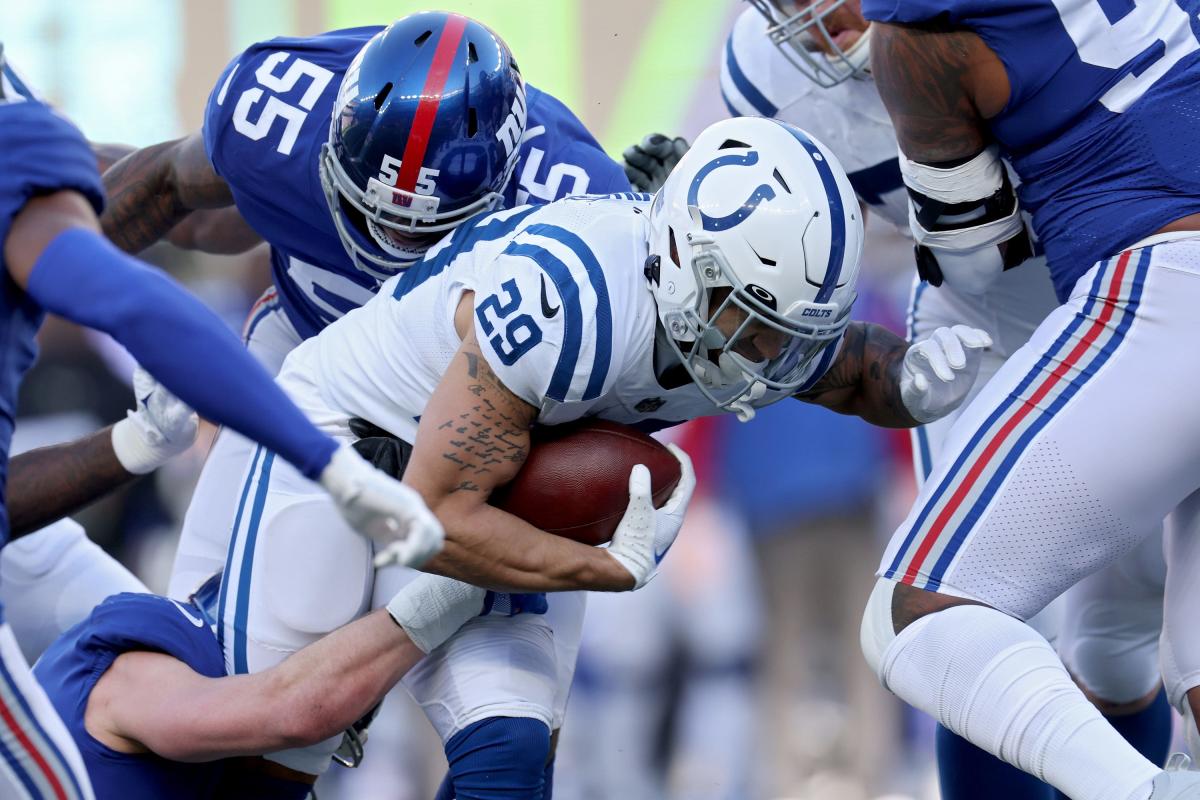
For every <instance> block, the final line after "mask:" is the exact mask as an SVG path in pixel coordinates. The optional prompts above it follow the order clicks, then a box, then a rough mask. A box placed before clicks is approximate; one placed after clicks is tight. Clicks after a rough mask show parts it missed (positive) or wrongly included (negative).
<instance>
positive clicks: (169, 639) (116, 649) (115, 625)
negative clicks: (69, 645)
mask: <svg viewBox="0 0 1200 800" xmlns="http://www.w3.org/2000/svg"><path fill="white" fill-rule="evenodd" d="M86 628H87V630H86V632H85V633H84V635H83V636H81V637H80V645H81V646H82V647H83V648H85V649H88V650H100V651H107V652H110V653H113V654H115V655H119V654H121V653H125V652H129V651H131V650H155V651H159V652H163V653H166V654H167V655H170V656H174V657H175V658H177V659H179V660H180V661H182V662H184V663H185V664H187V665H188V666H189V667H191V668H192V669H194V670H195V671H196V672H199V673H200V674H201V675H204V676H206V677H209V678H220V677H224V676H225V660H224V657H223V656H222V654H221V646H220V645H219V644H218V643H217V637H216V635H215V634H214V633H213V631H212V628H210V627H209V626H208V624H207V623H206V622H205V620H204V619H203V618H202V615H201V613H200V610H199V609H197V608H196V607H195V606H194V605H192V604H191V603H180V602H176V601H174V600H171V599H169V598H166V597H160V596H158V595H153V594H137V593H131V592H123V593H121V594H117V595H113V596H112V597H109V598H108V599H107V600H105V601H104V602H102V603H101V604H100V605H98V606H96V608H95V610H93V611H92V616H91V618H90V619H89V620H88V622H87V623H86Z"/></svg>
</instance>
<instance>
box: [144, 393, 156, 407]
mask: <svg viewBox="0 0 1200 800" xmlns="http://www.w3.org/2000/svg"><path fill="white" fill-rule="evenodd" d="M151 397H154V392H151V393H150V394H148V395H146V396H145V397H143V398H142V405H143V406H145V407H146V408H150V398H151Z"/></svg>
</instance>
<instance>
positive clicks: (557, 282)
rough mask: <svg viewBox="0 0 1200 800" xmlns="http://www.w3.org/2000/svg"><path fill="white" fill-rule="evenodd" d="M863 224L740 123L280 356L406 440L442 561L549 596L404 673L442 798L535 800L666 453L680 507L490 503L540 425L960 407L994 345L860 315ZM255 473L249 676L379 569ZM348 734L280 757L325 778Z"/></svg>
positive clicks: (681, 491)
mask: <svg viewBox="0 0 1200 800" xmlns="http://www.w3.org/2000/svg"><path fill="white" fill-rule="evenodd" d="M798 231H799V232H801V233H800V234H799V235H797V232H798ZM861 231H862V224H861V214H860V212H859V209H858V206H857V203H856V202H855V201H854V199H853V190H852V188H851V186H850V184H849V182H848V181H847V179H846V176H845V174H844V172H843V171H842V169H841V167H840V165H839V164H838V163H837V160H836V159H835V158H834V157H833V156H832V154H830V153H829V151H828V150H827V149H826V148H824V147H823V146H822V145H820V144H818V143H817V142H816V141H815V140H813V139H812V138H811V137H809V136H808V135H807V134H805V133H803V132H802V131H800V130H799V129H796V128H794V127H792V126H789V125H786V124H783V123H779V122H776V121H773V120H763V119H745V120H730V121H727V122H724V123H719V124H717V125H715V126H713V127H711V128H709V129H708V130H707V131H706V132H705V133H704V134H702V135H701V136H700V137H699V138H698V139H697V143H696V146H695V147H694V148H693V149H692V151H691V152H690V153H689V154H688V155H687V156H686V157H685V159H684V160H683V161H682V162H681V163H680V165H679V167H678V169H677V170H676V171H675V172H674V173H673V175H672V177H671V179H670V180H669V181H668V182H667V184H666V185H664V187H663V188H662V190H661V191H660V192H659V193H658V195H657V196H656V197H655V198H654V199H653V201H652V200H651V198H650V197H649V196H648V195H631V194H628V193H625V194H622V195H618V196H610V197H578V198H567V199H564V200H561V201H558V202H556V203H553V204H550V205H548V206H544V207H537V206H522V207H518V208H515V209H511V210H506V211H500V212H496V213H493V214H491V215H489V216H482V217H476V218H474V219H472V220H470V221H469V222H467V223H465V224H464V225H462V226H460V227H459V228H458V229H457V230H456V231H455V232H454V233H453V234H452V235H451V236H449V237H447V238H446V239H444V240H443V241H442V242H440V243H439V244H438V245H436V246H435V247H434V248H433V249H431V250H430V251H429V252H428V253H427V254H426V255H425V257H424V258H423V259H422V260H421V261H420V262H419V263H417V264H416V265H414V266H413V267H412V268H410V269H409V270H407V271H406V272H405V273H403V274H402V275H399V276H397V277H395V278H392V279H391V280H389V281H388V282H387V283H385V284H384V285H383V287H381V289H380V292H379V293H378V295H377V296H376V297H375V298H374V299H372V300H371V301H370V302H369V303H368V304H367V305H365V306H364V307H363V308H362V309H359V310H356V311H355V312H353V313H351V314H348V315H346V316H345V317H343V318H342V319H341V320H339V321H337V322H336V323H334V324H333V325H330V326H329V327H328V328H326V329H325V330H324V331H323V332H322V333H321V334H320V335H318V336H316V337H314V338H312V339H309V340H308V341H306V342H305V343H304V344H303V345H301V346H300V347H299V348H297V349H296V350H295V351H294V352H293V353H292V354H291V355H290V356H289V358H288V360H287V362H286V364H285V366H284V369H283V371H282V372H281V374H280V377H279V380H280V382H281V384H282V385H283V386H284V387H285V388H286V389H287V390H288V392H289V393H290V394H291V395H292V396H293V397H294V398H296V399H297V400H298V402H300V403H301V405H302V406H303V407H304V408H305V409H306V410H307V412H308V413H309V414H310V415H311V417H312V418H313V419H314V420H319V421H320V423H321V424H322V425H324V426H326V428H327V429H328V430H329V431H331V432H334V433H335V435H338V436H347V435H349V433H350V423H351V420H354V419H363V420H367V421H368V422H370V423H372V424H373V425H375V426H377V427H379V428H381V429H383V430H384V431H387V432H389V433H390V434H392V435H394V436H395V437H397V438H399V439H401V440H403V441H405V442H411V443H412V448H411V451H408V450H406V451H405V458H406V462H407V463H406V464H405V465H403V466H404V472H403V474H404V480H405V481H406V482H408V483H409V484H410V485H412V486H413V487H414V488H415V489H417V490H418V491H419V492H420V493H421V495H422V496H423V497H424V498H426V500H427V502H428V503H429V504H430V507H431V508H432V509H433V510H434V511H435V513H436V514H437V515H438V516H439V518H440V519H441V520H442V521H443V523H444V525H445V528H446V530H447V532H448V535H447V548H446V550H445V553H444V555H443V557H441V558H439V559H437V560H435V561H432V562H431V563H430V564H429V569H430V570H431V571H434V572H438V573H441V574H445V575H449V576H451V577H456V578H458V579H460V580H465V581H467V582H470V583H473V584H476V585H481V586H485V587H488V588H493V589H505V590H510V591H524V592H559V593H560V594H555V595H554V596H553V597H552V599H551V601H550V607H549V613H548V614H546V615H545V616H538V617H532V616H528V615H526V616H524V617H518V618H516V619H514V620H505V621H504V622H503V623H500V624H492V623H491V622H488V621H482V622H483V624H476V623H468V624H467V625H466V626H464V628H463V629H462V630H461V631H460V632H459V633H458V634H457V635H455V636H454V637H452V638H451V639H450V640H449V641H448V642H447V643H446V645H445V646H443V647H442V648H440V649H439V650H438V651H437V652H436V653H435V654H433V657H431V658H429V659H426V660H425V661H423V662H422V663H421V664H420V665H418V667H417V668H416V669H414V670H413V672H412V673H410V674H409V676H408V677H407V678H406V679H405V685H406V686H407V688H408V689H409V691H410V693H412V694H413V696H414V697H415V699H416V700H417V701H418V703H419V704H420V705H421V706H422V707H423V708H424V709H425V711H426V714H427V715H428V716H429V718H430V720H431V721H432V722H433V724H434V726H435V728H436V729H437V730H438V732H439V734H440V735H441V737H442V739H443V742H444V743H445V746H446V752H447V757H448V759H449V762H450V776H449V779H448V781H447V784H446V785H445V786H444V787H443V794H442V795H441V796H443V797H455V796H456V797H459V798H500V797H504V798H515V797H530V798H540V797H543V796H544V795H543V792H544V791H545V790H546V788H547V787H548V783H547V779H548V771H547V770H546V766H547V756H548V754H549V748H550V736H551V731H552V730H554V729H557V728H558V727H559V725H561V723H562V717H563V713H564V708H565V702H566V695H567V690H568V688H569V686H570V680H571V675H572V672H573V669H574V663H575V654H576V650H577V647H578V633H579V627H580V622H581V618H582V613H583V593H582V592H581V591H579V590H598V591H624V590H629V589H635V588H638V587H639V586H641V585H643V584H645V582H646V581H648V580H649V579H650V578H651V577H653V575H654V573H655V570H656V568H657V565H658V562H659V561H660V560H661V559H662V557H663V556H665V554H666V552H667V550H668V548H669V547H670V545H671V542H672V540H673V539H674V537H675V535H676V533H677V531H678V528H679V525H680V521H681V518H682V514H683V511H684V508H685V506H686V504H687V500H688V498H689V496H690V493H691V488H692V485H693V479H692V478H691V474H690V472H691V471H690V468H689V465H688V462H687V460H686V456H684V455H683V454H682V452H680V451H676V455H677V456H678V457H679V458H680V460H681V462H682V466H683V479H682V480H681V482H680V486H679V488H678V489H677V490H676V492H675V493H674V495H673V496H672V498H671V499H670V500H669V501H668V503H667V504H666V505H665V506H664V508H662V509H659V510H655V509H653V508H652V507H651V506H650V505H649V503H648V500H647V496H648V495H647V492H648V490H649V487H648V482H647V474H646V472H645V471H644V470H643V469H640V468H639V469H635V470H634V472H633V474H632V475H631V476H630V494H631V500H630V506H629V509H628V510H627V512H626V514H625V516H624V518H623V520H622V522H621V524H620V526H619V527H618V530H617V533H616V534H615V536H614V537H613V541H612V543H611V545H610V546H609V547H608V548H607V549H596V548H591V547H586V546H583V545H581V544H578V543H576V542H573V541H570V540H567V539H563V538H559V537H555V536H551V535H548V534H546V533H545V532H543V531H540V530H537V529H536V528H533V527H532V526H530V525H528V524H527V523H525V522H523V521H522V520H520V519H518V518H516V517H514V516H512V515H510V514H507V513H506V512H504V511H501V510H499V509H497V508H495V507H493V506H490V505H488V503H487V499H488V496H489V494H490V493H491V491H492V490H493V489H494V488H495V487H497V486H500V485H503V484H504V483H506V482H508V481H509V480H510V479H511V478H512V476H513V475H515V474H516V472H517V471H518V470H519V469H520V466H521V464H522V463H523V462H524V461H525V458H526V455H527V453H528V448H529V428H530V426H532V425H534V424H542V425H552V424H561V423H566V422H570V421H573V420H577V419H580V418H584V417H599V418H603V419H610V420H614V421H618V422H623V423H631V424H637V425H640V426H643V427H650V428H654V427H662V426H667V425H671V424H675V423H677V422H680V421H683V420H686V419H690V418H694V417H697V416H703V415H712V414H719V413H722V412H733V413H736V414H738V416H739V417H741V418H743V419H749V418H750V417H752V416H753V415H754V413H755V409H756V408H758V407H761V406H763V405H766V404H768V403H771V402H775V401H777V400H780V399H784V398H787V397H791V396H799V397H800V398H801V399H804V400H806V401H809V402H816V403H820V404H823V405H826V406H828V407H830V408H834V409H835V410H838V411H842V412H844V413H854V414H858V415H860V416H862V417H864V418H866V419H868V420H870V421H872V422H876V423H878V424H884V425H900V426H911V425H913V424H915V422H916V421H919V420H928V419H933V418H936V417H938V416H941V415H942V414H945V413H946V412H947V411H948V410H949V409H950V408H952V407H954V406H955V405H957V403H958V402H959V401H960V400H961V398H962V397H963V396H964V395H965V393H966V391H967V389H968V388H969V386H970V384H971V382H972V380H973V378H974V374H975V371H976V369H977V367H978V362H979V351H980V350H981V349H982V348H983V347H986V346H987V345H988V343H989V342H988V339H987V337H986V335H985V334H982V333H981V332H977V331H974V330H972V329H970V328H966V327H960V328H956V329H953V330H941V331H937V332H936V333H935V334H934V335H933V336H932V337H931V338H930V339H929V340H926V341H924V342H921V343H919V344H917V345H914V346H912V347H911V348H910V347H909V346H908V345H906V344H905V343H904V342H903V341H902V340H901V339H899V338H898V337H895V336H893V335H892V334H890V333H888V332H886V331H885V330H883V329H881V328H879V327H877V326H871V325H863V324H860V323H852V322H850V317H849V312H850V307H851V305H852V303H853V300H854V297H855V288H854V286H855V281H856V279H857V274H858V258H859V254H860V249H861ZM243 474H244V475H245V480H244V483H243V486H242V487H241V488H240V489H239V490H238V491H236V492H234V493H233V494H232V495H231V496H230V497H229V498H226V502H232V503H235V504H236V506H237V508H236V509H235V511H234V513H233V516H234V517H235V518H236V519H237V521H238V524H237V527H236V530H235V531H234V535H233V540H232V542H231V546H230V552H229V566H228V568H227V569H226V571H225V580H224V582H223V584H222V587H221V591H222V600H221V604H220V619H219V620H218V622H219V624H220V625H221V628H220V630H221V631H222V634H221V635H222V641H223V643H224V646H225V653H226V659H227V661H228V662H229V664H230V666H231V671H233V672H237V673H243V672H255V671H258V670H261V669H264V668H268V667H270V666H271V665H273V664H274V663H276V662H277V661H278V660H279V659H280V658H281V657H282V656H283V655H284V654H286V653H287V652H291V651H294V650H297V649H299V648H300V647H301V646H303V645H304V644H307V643H308V641H309V640H310V639H311V638H312V637H315V636H320V635H321V634H323V633H325V632H326V631H328V630H332V629H333V628H335V627H337V626H339V625H341V624H344V623H345V622H347V621H349V620H350V619H353V618H354V617H356V616H358V615H359V614H361V613H363V612H364V611H365V610H366V609H367V608H369V606H370V605H371V594H372V589H373V584H374V583H375V581H376V576H375V572H374V570H373V569H372V559H371V552H370V548H369V547H363V546H361V545H360V544H359V543H358V542H356V541H354V540H353V539H351V538H349V537H347V536H346V535H345V533H344V532H343V527H342V526H341V525H340V524H339V523H338V522H337V521H336V520H335V519H334V518H333V517H332V516H330V514H329V513H328V510H327V508H328V506H327V503H326V502H325V501H324V500H322V499H321V497H320V496H319V495H318V494H317V493H315V492H313V491H312V489H311V487H310V486H309V484H308V482H307V481H306V480H305V479H304V478H303V476H301V475H299V474H298V473H296V472H295V471H294V470H292V469H291V468H290V467H288V466H287V465H286V464H281V463H279V462H277V461H275V460H274V459H273V458H272V456H271V455H270V453H269V452H267V451H266V450H265V449H261V448H260V449H259V451H258V452H257V453H256V454H255V455H254V457H253V458H252V459H251V460H250V462H249V464H248V468H247V469H244V470H243ZM409 575H410V576H411V573H409ZM386 594H387V593H384V596H386ZM514 664H519V665H521V667H520V669H516V670H514V669H513V668H512V665H514ZM334 744H335V743H333V742H331V743H328V744H327V745H326V746H325V747H322V748H310V749H309V750H307V751H296V752H288V753H280V754H276V755H274V756H271V758H273V759H276V760H279V761H280V763H283V764H286V765H287V766H289V767H291V768H293V769H298V770H301V771H304V772H319V771H320V770H322V769H324V768H325V764H326V763H327V762H328V758H329V751H330V749H331V748H332V746H333V745H334ZM498 763H503V764H516V765H521V769H520V770H519V773H520V780H515V778H514V782H513V783H510V784H505V785H496V783H495V782H494V781H492V780H491V779H489V778H488V775H489V770H490V769H491V765H494V764H498ZM512 777H514V776H513V775H512V774H510V778H512Z"/></svg>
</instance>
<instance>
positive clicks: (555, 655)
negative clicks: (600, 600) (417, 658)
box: [403, 593, 584, 800]
mask: <svg viewBox="0 0 1200 800" xmlns="http://www.w3.org/2000/svg"><path fill="white" fill-rule="evenodd" d="M549 605H550V608H549V611H548V613H547V614H545V615H544V616H539V615H522V616H517V617H506V618H494V617H480V618H478V619H475V620H472V621H470V622H468V623H467V624H466V625H464V626H463V627H462V629H461V630H459V631H458V633H456V634H455V635H454V636H453V637H451V638H450V640H449V641H447V642H446V643H445V644H444V645H443V646H442V647H440V648H439V649H437V650H435V651H434V652H433V653H430V654H429V656H428V657H426V658H425V659H424V660H422V661H421V662H420V663H419V664H417V666H415V667H414V668H413V669H412V670H411V671H410V672H409V673H408V675H406V676H405V678H404V681H403V683H404V686H405V688H407V689H408V691H409V693H410V694H411V695H412V697H413V699H414V700H415V701H416V702H417V704H418V705H420V706H421V708H422V709H424V711H425V714H426V716H427V717H428V718H429V721H430V722H431V723H433V726H434V728H435V729H436V730H437V732H438V734H439V735H440V736H441V737H442V742H443V744H444V746H445V748H446V758H447V761H448V762H449V764H450V774H449V776H448V779H447V781H445V782H444V783H443V787H444V790H445V791H446V792H450V791H451V788H452V794H448V795H447V796H451V797H457V798H459V800H475V799H476V798H479V800H485V799H488V800H490V798H500V797H503V798H506V799H508V800H542V798H543V797H544V796H545V794H544V792H545V786H546V767H547V765H548V764H549V763H550V761H551V756H552V754H551V751H550V745H551V732H552V730H553V729H554V727H555V725H556V724H557V723H558V722H559V721H560V719H559V718H558V717H557V716H556V704H557V702H558V701H559V698H560V697H562V696H563V691H562V690H561V689H560V684H561V683H562V681H563V679H564V675H566V676H568V678H567V679H568V680H569V674H570V672H571V671H573V664H572V666H571V670H564V669H563V668H560V665H559V663H558V662H559V653H560V651H561V652H566V653H568V654H570V656H571V658H572V661H573V660H574V652H575V651H576V650H577V648H578V641H579V631H580V628H581V626H582V621H583V612H584V596H583V595H582V593H566V594H555V595H551V596H550V597H549ZM560 638H561V639H563V640H564V641H566V642H568V643H571V642H573V643H574V644H571V645H569V646H567V647H565V648H560V647H559V646H558V644H557V642H558V640H559V639H560ZM496 764H507V765H510V766H509V767H507V768H506V769H504V770H502V771H500V772H497V771H496V768H495V766H494V765H496ZM489 776H490V777H489Z"/></svg>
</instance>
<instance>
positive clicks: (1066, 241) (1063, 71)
mask: <svg viewBox="0 0 1200 800" xmlns="http://www.w3.org/2000/svg"><path fill="white" fill-rule="evenodd" d="M862 5H863V13H864V14H865V15H866V16H867V18H868V19H872V20H878V21H884V22H900V23H920V22H927V21H932V20H935V19H938V20H944V21H946V22H948V23H949V24H950V25H953V26H957V27H962V28H966V29H969V30H972V31H974V32H975V33H977V34H978V35H979V36H980V37H981V38H982V39H983V40H984V41H985V42H986V43H987V44H988V46H989V47H991V48H992V50H994V51H995V52H996V54H997V55H998V56H999V57H1000V60H1001V61H1002V62H1003V63H1004V66H1005V68H1006V70H1007V72H1008V78H1009V82H1010V84H1011V87H1012V94H1011V98H1010V100H1009V102H1008V105H1007V106H1006V107H1005V108H1004V109H1003V110H1002V111H1001V113H1000V114H999V115H997V116H996V117H995V118H994V119H992V120H991V121H990V126H991V129H992V133H993V134H994V136H995V137H996V139H997V141H999V143H1000V144H1001V146H1002V148H1003V149H1004V151H1005V154H1006V155H1007V156H1008V157H1009V158H1010V160H1011V162H1012V165H1013V167H1014V168H1015V169H1016V171H1017V174H1018V175H1019V176H1020V178H1021V187H1020V189H1019V193H1020V197H1021V203H1022V205H1023V206H1024V208H1025V209H1026V210H1027V211H1030V212H1032V213H1033V224H1034V229H1035V230H1036V231H1037V234H1038V237H1039V238H1040V239H1041V240H1042V243H1043V245H1044V246H1045V249H1046V254H1047V256H1048V257H1049V261H1050V269H1051V273H1052V274H1053V277H1054V283H1055V288H1056V289H1057V290H1058V292H1059V296H1060V298H1061V297H1063V296H1065V295H1066V294H1067V293H1069V292H1070V290H1071V288H1072V287H1073V286H1074V283H1075V281H1076V280H1078V278H1079V277H1080V276H1081V275H1082V274H1083V273H1085V272H1086V271H1087V270H1088V269H1090V268H1091V266H1092V264H1094V263H1095V262H1097V261H1100V260H1102V259H1104V258H1107V257H1109V256H1111V255H1113V254H1115V253H1116V252H1118V251H1120V250H1121V249H1122V248H1124V247H1128V246H1129V245H1131V244H1133V243H1135V242H1137V241H1138V240H1140V239H1143V238H1145V237H1146V236H1149V235H1150V234H1152V233H1154V232H1155V231H1157V230H1158V229H1159V228H1162V227H1163V226H1164V225H1166V224H1167V223H1169V222H1171V221H1173V220H1176V219H1179V218H1180V217H1184V216H1187V215H1189V214H1195V213H1198V212H1200V149H1198V148H1197V147H1196V145H1195V143H1196V142H1197V141H1200V0H1133V1H1132V2H1131V0H863V4H862Z"/></svg>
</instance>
